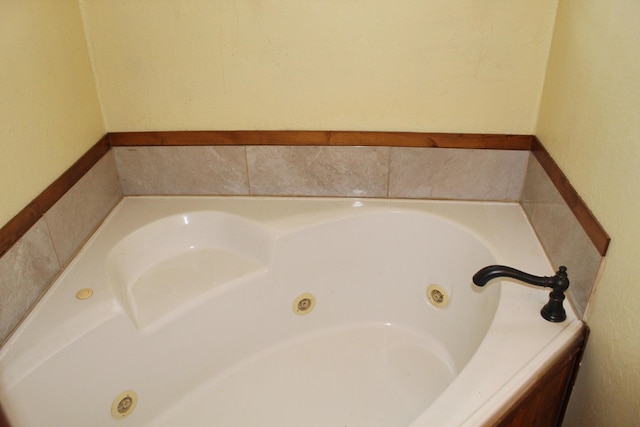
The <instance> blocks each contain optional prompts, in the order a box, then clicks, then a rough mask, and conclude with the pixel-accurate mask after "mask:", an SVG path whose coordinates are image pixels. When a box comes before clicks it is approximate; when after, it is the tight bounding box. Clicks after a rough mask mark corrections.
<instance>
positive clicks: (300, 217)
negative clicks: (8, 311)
mask: <svg viewBox="0 0 640 427" xmlns="http://www.w3.org/2000/svg"><path fill="white" fill-rule="evenodd" d="M496 263H498V264H506V265H510V266H512V267H515V268H518V269H521V270H524V271H527V272H529V273H532V274H536V275H553V273H554V269H553V268H552V267H551V266H550V265H549V262H548V260H547V259H546V257H545V255H544V252H543V250H542V249H541V247H540V244H539V242H538V241H537V240H536V237H535V235H534V233H533V231H532V229H531V227H530V225H529V223H528V221H527V219H526V217H525V215H524V214H523V212H522V210H521V208H520V207H519V205H517V204H509V203H473V202H437V201H382V200H368V199H366V200H355V199H351V200H345V199H285V198H231V197H218V198H215V197H137V198H125V199H124V200H123V201H122V202H121V203H120V204H119V205H118V206H117V208H116V209H115V210H114V211H113V212H112V214H111V215H110V216H109V217H108V218H107V220H106V221H105V222H104V224H103V225H102V226H101V227H100V229H99V230H98V231H97V232H96V233H95V234H94V236H93V237H92V238H91V239H90V241H89V242H88V243H87V244H86V245H85V247H84V248H83V249H82V251H81V252H80V253H79V254H78V256H77V257H76V258H75V259H74V260H73V262H72V263H71V264H70V265H69V267H68V268H67V269H66V270H65V271H64V273H63V274H62V275H61V276H60V277H59V279H58V280H57V281H56V282H55V284H54V285H53V286H52V288H51V289H50V290H49V291H48V292H47V294H46V295H45V296H44V298H43V299H42V300H41V301H40V303H39V304H38V305H37V306H36V308H35V309H34V310H33V311H32V312H31V314H30V315H29V317H28V318H27V320H26V321H25V322H24V323H23V324H22V325H21V326H20V328H19V329H18V331H16V333H15V334H14V335H13V336H12V337H11V339H10V340H9V341H8V342H7V344H6V345H5V346H4V347H3V348H2V350H1V352H0V400H1V401H2V403H3V405H4V407H5V410H6V411H7V412H8V416H9V418H10V420H11V421H12V422H13V424H14V425H15V426H16V427H20V426H45V425H47V426H154V427H155V426H225V427H226V426H243V427H244V426H274V427H275V426H277V427H283V426H296V427H298V426H301V425H304V426H323V427H325V426H329V425H331V426H338V425H339V426H343V425H344V426H366V427H374V426H389V427H398V426H411V427H418V426H459V425H464V426H476V425H481V424H483V423H485V422H487V421H488V420H490V419H491V418H492V417H493V416H495V414H496V413H497V412H498V411H499V410H500V409H501V408H502V407H503V406H504V405H505V404H506V403H508V402H509V399H510V397H511V396H513V395H514V393H515V392H516V391H517V390H519V389H521V388H522V387H524V386H526V385H527V384H528V383H529V382H530V381H532V380H533V378H535V375H536V373H537V372H539V371H540V370H541V369H543V368H544V367H545V366H546V364H548V363H549V360H550V359H552V358H553V357H554V356H555V355H556V354H558V353H559V352H561V351H562V350H563V349H565V347H566V346H567V343H568V342H569V341H570V340H572V339H573V338H574V337H575V336H577V335H578V334H579V332H580V328H581V322H580V321H578V320H576V317H575V315H574V313H573V312H572V310H571V308H570V307H569V305H568V304H565V305H566V309H567V316H568V319H567V320H566V321H564V322H562V323H550V322H547V321H545V320H544V319H542V317H541V316H540V314H539V311H540V308H541V307H542V305H544V303H545V302H546V301H547V299H548V293H549V290H545V289H539V288H533V287H530V286H525V285H522V284H516V283H515V282H511V281H501V282H500V281H495V283H492V284H489V285H488V286H487V287H485V288H482V289H480V288H477V287H475V286H474V285H473V284H472V282H471V277H472V275H473V274H474V273H475V272H476V271H477V270H478V269H480V268H481V267H484V266H486V265H489V264H496ZM570 274H571V272H569V275H570ZM434 284H435V285H438V286H440V289H441V290H443V291H444V293H445V294H446V296H448V304H446V306H438V305H437V304H436V303H434V302H433V301H432V300H430V299H429V298H428V297H427V288H428V287H429V286H430V285H434ZM83 288H89V289H91V290H92V291H93V295H92V296H91V297H90V298H88V299H83V300H81V299H78V298H77V297H76V292H77V291H78V290H80V289H83ZM301 295H302V296H303V298H304V297H306V298H308V300H307V301H305V303H315V305H313V306H312V308H311V309H310V310H307V311H300V310H301V309H304V304H303V306H300V307H299V306H298V305H297V303H296V298H298V297H299V296H301ZM307 305H308V304H307ZM131 391H133V392H134V393H135V395H134V394H133V393H132V392H131ZM121 392H126V393H128V394H127V396H128V397H130V398H131V400H129V401H128V402H132V401H133V400H135V402H137V404H136V405H135V408H134V409H133V410H129V411H126V410H122V411H121V412H122V413H119V412H117V411H116V415H115V417H117V418H119V419H116V418H115V417H114V416H112V409H111V408H112V403H113V402H114V399H116V397H117V396H118V395H119V394H120V393H121ZM125 415H126V416H125Z"/></svg>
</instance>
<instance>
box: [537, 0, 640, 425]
mask: <svg viewBox="0 0 640 427" xmlns="http://www.w3.org/2000/svg"><path fill="white" fill-rule="evenodd" d="M639 17H640V3H638V2H631V1H625V0H611V1H607V2H602V1H596V0H581V1H577V0H561V1H560V5H559V9H558V18H557V24H556V30H555V34H554V39H553V45H552V50H551V56H550V60H549V68H548V73H547V81H546V83H545V88H544V94H543V100H542V107H541V111H540V117H539V124H538V129H537V132H536V134H537V135H538V137H539V138H540V140H541V141H542V143H543V144H544V145H545V147H547V149H548V150H549V152H550V153H551V155H552V156H553V157H554V159H555V160H556V161H557V162H558V164H559V165H560V167H561V168H562V170H563V171H564V172H565V174H566V175H567V176H568V178H569V180H570V181H571V182H572V184H573V185H574V186H575V187H576V189H577V190H578V192H579V193H580V194H581V196H582V197H583V198H584V199H585V201H586V202H587V204H588V205H589V207H590V208H591V209H592V210H593V211H594V213H595V215H596V216H597V217H598V219H599V220H600V221H601V222H602V223H603V225H604V227H605V229H606V230H607V231H608V233H609V234H610V235H611V239H612V241H611V247H610V250H609V253H608V255H607V257H606V258H605V265H604V269H603V272H602V274H601V277H600V280H599V283H598V284H597V287H596V293H595V295H594V297H593V298H592V300H591V305H590V307H589V310H588V312H587V322H588V323H589V325H590V327H591V336H590V337H589V344H588V347H587V351H586V354H585V359H584V363H583V366H582V369H581V371H580V376H579V377H578V382H577V387H576V390H575V392H574V396H573V398H572V401H571V404H570V407H569V411H568V414H567V419H566V423H565V424H566V425H567V426H604V425H607V426H609V425H610V426H631V425H637V424H638V420H640V406H638V403H637V397H638V396H640V363H639V361H640V329H639V328H638V324H640V311H639V310H638V307H639V306H640V287H639V286H638V284H639V283H640V263H638V254H639V253H640V243H639V242H640V226H638V212H640V197H639V196H638V195H640V168H639V165H640V77H639V76H640V56H639V55H638V46H639V45H640V27H639V26H638V25H637V23H638V18H639Z"/></svg>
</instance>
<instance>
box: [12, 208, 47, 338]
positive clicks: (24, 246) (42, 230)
mask: <svg viewBox="0 0 640 427" xmlns="http://www.w3.org/2000/svg"><path fill="white" fill-rule="evenodd" d="M59 271H60V264H59V262H58V259H57V257H56V254H55V250H54V248H53V243H52V241H51V238H50V236H49V232H48V230H47V226H46V224H45V222H44V221H43V220H42V219H41V220H40V221H38V222H37V223H36V224H35V225H34V226H33V227H31V229H30V230H29V231H28V232H27V233H26V234H25V235H24V236H22V238H21V239H20V240H19V241H18V242H17V243H16V244H15V245H13V247H11V249H9V251H7V252H6V253H5V254H4V256H3V257H2V258H0V342H2V341H4V340H5V338H7V336H8V335H9V334H10V333H11V331H12V330H13V329H14V328H15V327H16V326H17V325H18V324H19V323H20V321H21V320H22V319H23V318H24V316H25V315H26V314H27V313H28V311H29V310H30V309H31V307H32V306H33V304H34V303H35V302H36V301H37V300H38V297H39V296H40V295H41V294H42V293H43V292H44V291H45V290H46V289H47V287H48V286H49V284H50V283H51V282H52V281H53V279H54V278H55V276H56V275H57V274H58V272H59Z"/></svg>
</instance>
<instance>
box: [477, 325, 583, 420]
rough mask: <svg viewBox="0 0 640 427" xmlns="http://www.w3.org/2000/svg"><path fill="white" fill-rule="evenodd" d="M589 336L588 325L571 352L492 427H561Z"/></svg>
mask: <svg viewBox="0 0 640 427" xmlns="http://www.w3.org/2000/svg"><path fill="white" fill-rule="evenodd" d="M588 335H589V328H588V327H587V326H586V325H585V327H584V329H583V331H582V334H581V335H580V336H579V337H577V338H576V339H575V340H574V342H573V343H572V344H571V346H570V347H569V349H568V350H567V351H565V352H564V353H563V354H561V355H560V356H559V357H557V358H556V360H555V361H554V362H553V363H552V364H551V365H550V366H549V368H548V369H547V370H546V371H545V372H543V373H541V374H540V375H539V377H538V379H537V380H536V381H535V382H534V383H533V385H532V386H531V387H529V388H528V389H526V390H524V391H523V393H522V394H521V395H520V396H519V397H517V398H516V400H515V402H514V404H513V405H511V406H510V407H509V408H507V409H506V411H505V412H504V413H502V414H501V415H500V416H499V417H498V418H497V419H496V420H495V421H494V422H492V423H491V424H489V425H490V426H492V427H494V426H498V427H516V426H522V427H553V426H555V427H559V426H561V425H562V420H563V418H564V412H565V410H566V408H567V404H568V403H569V397H570V396H571V390H572V389H573V384H574V383H575V379H576V376H577V374H578V368H579V366H580V360H581V359H582V353H583V351H584V347H585V345H586V342H587V337H588Z"/></svg>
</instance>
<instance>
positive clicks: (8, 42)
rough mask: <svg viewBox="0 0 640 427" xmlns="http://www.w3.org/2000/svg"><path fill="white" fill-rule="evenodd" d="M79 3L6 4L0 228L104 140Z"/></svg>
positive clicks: (25, 0)
mask: <svg viewBox="0 0 640 427" xmlns="http://www.w3.org/2000/svg"><path fill="white" fill-rule="evenodd" d="M80 18H81V16H80V9H79V7H78V3H77V1H76V0H55V1H41V0H40V1H39V0H3V1H2V2H0V200H1V202H0V226H1V225H3V224H5V223H6V222H7V221H8V220H10V219H11V218H12V217H13V216H14V215H15V214H17V213H18V212H19V211H20V210H21V209H22V208H23V207H24V206H25V205H27V204H28V203H29V202H30V201H31V200H33V199H34V198H35V197H36V196H37V195H38V194H39V193H40V192H42V190H44V189H45V188H46V187H47V186H48V185H49V184H51V182H53V181H54V180H55V179H56V178H58V177H59V176H60V175H61V174H62V173H63V172H64V171H65V170H66V169H67V168H68V167H69V166H71V165H72V164H73V162H75V161H76V160H77V159H78V158H79V157H80V156H81V155H82V154H83V153H84V152H86V151H87V149H88V148H89V147H91V145H93V144H94V143H95V142H97V141H98V139H99V138H100V137H101V136H102V135H103V134H104V132H105V128H104V125H103V122H102V115H101V112H100V106H99V102H98V97H97V92H96V86H95V82H94V79H93V76H92V71H91V66H90V63H89V60H88V55H87V48H86V42H85V37H84V31H83V26H82V21H81V19H80Z"/></svg>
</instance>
